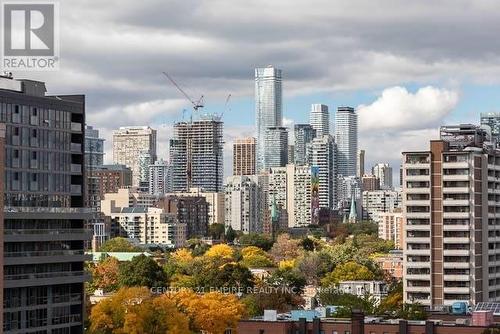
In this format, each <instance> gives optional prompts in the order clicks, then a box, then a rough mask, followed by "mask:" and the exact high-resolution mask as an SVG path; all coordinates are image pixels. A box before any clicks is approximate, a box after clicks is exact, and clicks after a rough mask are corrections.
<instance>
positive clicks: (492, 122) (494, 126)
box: [481, 112, 500, 146]
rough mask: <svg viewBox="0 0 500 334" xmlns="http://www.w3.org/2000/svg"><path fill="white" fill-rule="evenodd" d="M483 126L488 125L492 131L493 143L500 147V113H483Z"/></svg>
mask: <svg viewBox="0 0 500 334" xmlns="http://www.w3.org/2000/svg"><path fill="white" fill-rule="evenodd" d="M481 125H487V126H489V128H490V131H491V141H494V142H495V143H496V145H497V146H499V145H500V113H499V112H486V113H481Z"/></svg>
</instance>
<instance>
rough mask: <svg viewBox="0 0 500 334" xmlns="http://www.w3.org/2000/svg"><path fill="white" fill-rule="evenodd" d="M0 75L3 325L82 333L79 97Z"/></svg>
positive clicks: (9, 329) (11, 329)
mask: <svg viewBox="0 0 500 334" xmlns="http://www.w3.org/2000/svg"><path fill="white" fill-rule="evenodd" d="M45 93H46V89H45V84H44V83H43V82H38V81H32V80H14V79H12V78H10V77H1V78H0V100H1V104H0V122H2V123H5V124H6V135H5V139H6V142H5V144H6V145H5V150H3V152H4V153H2V155H1V156H3V154H5V160H4V161H3V160H2V165H3V166H5V178H4V177H3V176H2V179H4V180H5V184H4V187H2V189H4V191H5V195H4V199H5V202H4V205H5V208H4V226H3V237H4V243H3V252H4V253H3V257H2V259H3V271H4V275H3V292H4V296H3V306H4V309H3V315H4V318H3V320H4V321H3V332H4V333H77V334H78V333H83V320H84V319H83V315H84V285H83V284H84V282H85V281H86V280H88V278H89V277H88V275H87V274H86V273H85V271H84V262H85V261H86V260H88V257H87V256H86V255H85V254H84V242H85V241H87V240H89V239H90V237H91V233H90V232H89V231H87V230H86V229H85V228H84V226H85V220H87V219H90V218H91V215H90V213H89V212H88V209H85V208H84V201H85V197H86V192H85V186H84V184H85V166H84V161H85V159H84V154H85V149H84V139H85V127H84V124H85V96H83V95H66V96H65V95H58V96H48V95H46V94H45Z"/></svg>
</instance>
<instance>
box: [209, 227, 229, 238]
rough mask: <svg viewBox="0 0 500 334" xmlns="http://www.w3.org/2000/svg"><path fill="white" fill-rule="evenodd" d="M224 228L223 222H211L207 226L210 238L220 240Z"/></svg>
mask: <svg viewBox="0 0 500 334" xmlns="http://www.w3.org/2000/svg"><path fill="white" fill-rule="evenodd" d="M225 230H226V227H225V226H224V224H212V225H210V226H209V227H208V235H209V236H210V237H211V238H212V239H217V240H221V239H223V238H224V236H225Z"/></svg>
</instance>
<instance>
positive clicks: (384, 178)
mask: <svg viewBox="0 0 500 334" xmlns="http://www.w3.org/2000/svg"><path fill="white" fill-rule="evenodd" d="M372 174H373V175H375V177H376V178H377V179H378V180H379V183H380V184H379V187H380V189H385V190H389V189H393V187H392V167H391V166H389V164H387V163H378V164H376V165H375V166H373V168H372Z"/></svg>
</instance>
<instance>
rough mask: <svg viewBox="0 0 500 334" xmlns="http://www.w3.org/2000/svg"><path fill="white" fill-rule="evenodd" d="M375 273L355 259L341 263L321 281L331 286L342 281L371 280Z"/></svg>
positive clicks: (324, 284)
mask: <svg viewBox="0 0 500 334" xmlns="http://www.w3.org/2000/svg"><path fill="white" fill-rule="evenodd" d="M374 278H375V275H374V274H373V273H372V272H371V271H370V270H369V269H368V268H367V267H365V266H363V265H361V264H358V263H356V262H353V261H349V262H346V263H343V264H339V265H338V266H337V267H336V268H335V269H334V270H333V271H332V272H331V273H329V274H327V275H326V276H325V277H324V278H323V279H322V280H321V283H322V285H323V286H326V287H329V286H334V285H336V284H338V283H339V282H341V281H370V280H373V279H374Z"/></svg>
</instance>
